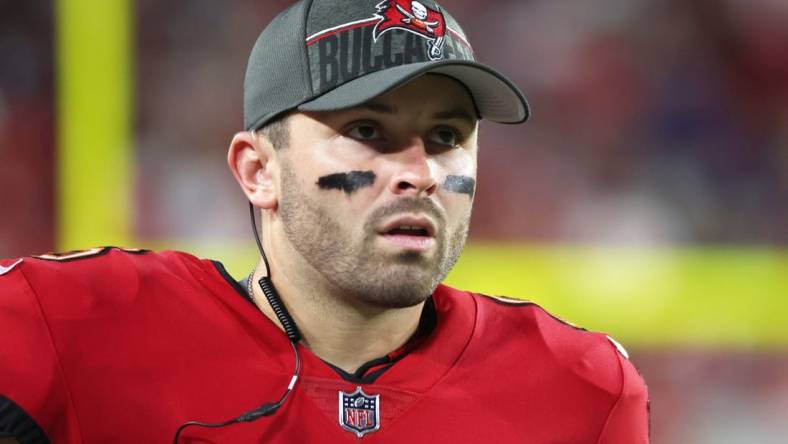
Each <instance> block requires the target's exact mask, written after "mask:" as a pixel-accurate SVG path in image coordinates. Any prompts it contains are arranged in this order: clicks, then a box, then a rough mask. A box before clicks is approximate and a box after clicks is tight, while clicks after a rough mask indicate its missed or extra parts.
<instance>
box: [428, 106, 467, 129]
mask: <svg viewBox="0 0 788 444" xmlns="http://www.w3.org/2000/svg"><path fill="white" fill-rule="evenodd" d="M432 117H433V118H435V119H441V120H449V119H459V120H464V121H466V122H467V123H468V125H470V126H476V122H477V119H476V117H473V115H471V113H469V112H468V111H466V110H465V108H452V109H450V110H447V111H439V112H437V113H435V114H433V115H432Z"/></svg>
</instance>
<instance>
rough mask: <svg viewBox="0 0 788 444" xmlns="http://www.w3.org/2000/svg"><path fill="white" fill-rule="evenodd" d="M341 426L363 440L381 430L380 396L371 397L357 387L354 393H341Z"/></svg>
mask: <svg viewBox="0 0 788 444" xmlns="http://www.w3.org/2000/svg"><path fill="white" fill-rule="evenodd" d="M339 425H341V426H342V428H343V429H345V430H347V431H350V432H353V433H355V434H356V436H358V437H359V438H361V437H362V436H364V434H365V433H369V432H374V431H375V430H377V429H379V428H380V395H374V396H370V395H367V394H366V393H364V390H361V387H356V391H355V392H353V393H345V392H342V391H340V392H339Z"/></svg>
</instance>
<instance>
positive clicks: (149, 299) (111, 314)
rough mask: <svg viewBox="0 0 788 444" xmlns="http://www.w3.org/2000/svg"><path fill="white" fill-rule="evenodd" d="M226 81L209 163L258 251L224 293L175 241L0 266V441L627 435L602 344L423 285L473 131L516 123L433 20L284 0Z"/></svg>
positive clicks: (618, 439)
mask: <svg viewBox="0 0 788 444" xmlns="http://www.w3.org/2000/svg"><path fill="white" fill-rule="evenodd" d="M244 88H245V97H244V101H245V103H244V105H245V107H244V118H245V127H246V131H242V132H240V133H238V134H236V135H235V137H234V138H233V140H232V142H231V144H230V149H229V153H228V163H229V166H230V169H231V171H232V173H233V175H234V177H235V178H236V180H237V181H238V183H239V184H240V186H241V189H242V190H243V192H244V193H245V194H246V196H247V198H248V199H249V201H250V203H251V204H252V205H253V206H254V208H256V209H259V213H260V214H261V218H262V223H261V230H260V231H261V233H262V242H261V243H259V245H260V249H261V253H262V254H263V260H262V261H261V262H260V264H259V265H258V266H257V267H256V268H255V269H254V270H253V271H252V273H251V274H250V275H249V276H248V277H247V278H246V279H244V280H243V281H241V282H240V283H239V282H236V281H235V280H233V279H232V278H230V277H229V276H228V275H227V273H226V272H224V269H223V267H222V266H221V265H220V264H218V263H216V262H211V261H202V260H198V259H196V258H194V257H192V256H189V255H186V254H184V253H178V252H164V253H159V254H157V253H152V252H147V251H140V250H124V249H112V248H97V249H93V250H88V251H84V252H74V253H67V254H61V255H44V256H38V257H31V258H24V259H20V260H8V261H3V262H0V265H2V268H0V295H1V296H0V326H1V327H0V328H2V337H3V338H4V340H3V341H2V343H0V437H2V436H5V437H7V438H6V442H14V441H12V440H10V439H11V438H13V440H15V441H17V442H19V443H22V444H27V443H45V442H53V443H108V442H112V443H125V442H128V443H139V442H151V443H152V442H157V443H158V442H173V441H175V442H183V443H186V442H192V443H197V442H199V443H251V442H261V443H262V442H265V443H285V442H330V443H334V442H336V443H342V442H357V441H358V440H359V439H362V440H364V441H367V442H370V443H378V442H392V443H399V442H410V443H434V442H470V443H481V442H490V441H492V440H495V441H497V442H501V443H514V442H518V443H519V442H528V443H589V444H591V443H596V444H599V443H606V444H609V443H645V442H648V425H647V422H648V420H647V417H648V413H647V395H646V390H645V386H644V384H643V381H642V380H641V378H640V377H639V375H638V374H637V372H636V371H635V369H634V367H633V366H632V365H631V364H630V363H629V361H628V360H627V358H626V356H625V352H623V349H621V348H620V347H619V346H617V345H616V344H615V343H614V342H613V341H612V340H611V339H610V338H608V337H606V336H605V335H601V334H596V333H590V332H587V331H584V330H582V329H579V328H576V327H573V326H571V325H569V324H566V323H564V322H561V321H559V320H557V319H556V318H554V317H552V316H550V315H549V314H547V313H546V312H545V311H543V310H542V309H541V308H539V307H538V306H536V305H534V304H532V303H526V302H522V301H516V300H510V299H506V298H491V297H486V296H481V295H477V294H473V293H468V292H463V291H459V290H455V289H452V288H449V287H446V286H443V285H439V283H440V282H441V280H443V278H444V277H445V276H446V274H447V273H448V272H449V270H450V269H451V268H452V266H453V265H454V263H455V262H456V260H457V258H458V257H459V255H460V252H461V250H462V247H463V245H464V243H465V239H466V235H467V232H468V222H469V219H470V213H471V206H472V201H473V197H474V189H475V177H476V158H477V152H478V144H477V123H478V119H479V118H487V119H490V120H494V121H499V122H506V123H518V122H522V121H524V120H525V119H526V118H527V117H528V107H527V104H526V102H525V99H524V98H523V97H522V94H521V93H520V92H519V90H518V89H517V88H516V87H515V86H514V85H513V84H512V83H511V82H509V81H508V80H507V79H506V78H504V77H503V76H502V75H501V74H499V73H497V72H496V71H494V70H493V69H492V68H489V67H486V66H483V65H481V64H478V63H476V62H475V61H474V60H473V51H472V50H471V48H470V45H469V44H468V42H467V39H466V38H465V36H464V34H463V32H462V30H461V28H460V27H459V25H458V24H457V23H456V22H455V21H454V20H453V19H452V17H451V16H449V14H448V13H447V12H446V11H445V10H443V9H442V8H440V7H439V6H438V5H437V4H435V3H433V2H431V1H424V2H415V1H414V2H410V1H402V0H388V1H380V0H313V1H300V2H298V3H296V4H295V5H294V6H292V7H291V8H290V9H288V10H287V11H285V12H283V13H282V14H280V15H279V16H278V17H277V18H276V19H274V21H273V22H272V23H271V24H270V25H269V26H268V27H267V28H266V29H265V30H264V31H263V33H262V34H261V36H260V38H259V39H258V41H257V43H256V45H255V47H254V49H253V50H252V54H251V56H250V59H249V65H248V68H247V75H246V80H245V87H244ZM255 211H257V210H255ZM253 214H254V212H253ZM255 235H257V233H256V232H255ZM269 258H270V261H269ZM261 312H262V314H261ZM264 416H265V418H264ZM0 442H3V441H0Z"/></svg>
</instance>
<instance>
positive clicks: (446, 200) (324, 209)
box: [277, 75, 477, 308]
mask: <svg viewBox="0 0 788 444" xmlns="http://www.w3.org/2000/svg"><path fill="white" fill-rule="evenodd" d="M475 116H476V113H475V110H474V105H473V102H472V100H471V98H470V96H469V94H468V93H467V91H466V89H465V88H464V87H463V86H462V85H461V84H460V83H458V82H457V81H455V80H453V79H450V78H448V77H445V76H441V75H426V76H422V77H420V78H418V79H416V80H413V81H411V82H409V83H407V84H406V85H404V86H402V87H400V88H398V89H396V90H394V91H392V92H390V93H388V94H385V95H382V96H380V97H378V98H376V99H374V100H372V101H370V102H368V103H367V104H365V105H363V106H360V107H357V108H353V109H349V110H342V111H334V112H324V113H309V114H304V113H296V114H294V115H292V116H291V117H290V119H289V122H288V123H289V133H290V143H289V145H288V146H287V147H285V148H283V149H281V150H280V151H278V154H277V155H278V156H279V159H280V164H281V178H280V181H281V183H280V188H279V189H280V190H281V191H280V198H279V204H278V213H279V216H280V218H281V222H282V226H283V229H284V232H285V235H286V237H287V241H288V242H289V243H291V244H292V246H293V247H294V248H293V250H294V252H295V253H294V254H298V255H300V256H301V257H302V258H303V261H302V262H303V263H305V264H308V266H309V267H311V268H313V269H314V270H315V271H317V272H318V273H319V274H320V275H322V276H323V277H324V278H325V279H326V280H327V281H328V282H329V283H330V284H331V285H332V286H334V287H335V288H336V289H337V290H339V293H340V294H342V295H343V297H345V298H350V299H349V301H350V302H353V303H363V304H366V305H371V306H376V307H385V308H391V307H407V306H412V305H415V304H417V303H420V302H422V301H423V300H424V299H425V298H426V297H428V296H429V295H430V294H431V293H432V291H433V290H434V288H435V286H437V284H438V283H439V282H440V281H442V280H443V279H444V278H445V277H446V275H447V274H448V272H449V270H450V269H451V268H452V267H453V266H454V264H455V262H456V261H457V259H458V257H459V255H460V252H461V251H462V248H463V246H464V244H465V239H466V237H467V233H468V223H469V220H470V215H471V206H472V203H473V193H474V189H475V179H476V156H477V140H476V139H477V121H476V117H475Z"/></svg>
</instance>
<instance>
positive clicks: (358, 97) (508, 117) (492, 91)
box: [298, 60, 530, 123]
mask: <svg viewBox="0 0 788 444" xmlns="http://www.w3.org/2000/svg"><path fill="white" fill-rule="evenodd" d="M426 73H438V74H444V75H447V76H450V77H453V78H455V79H457V80H458V81H460V82H462V83H463V84H464V85H465V86H466V87H467V88H468V90H469V91H470V92H471V95H472V96H473V100H474V103H475V104H476V108H477V109H478V110H479V114H480V115H481V117H482V118H484V119H488V120H492V121H493V122H499V123H520V122H524V121H525V120H526V119H528V116H529V115H530V110H529V108H528V102H527V101H526V100H525V97H524V96H523V93H522V92H520V90H519V89H518V88H517V86H515V85H514V83H512V82H511V81H510V80H509V79H507V78H506V77H504V76H503V75H502V74H500V73H499V72H497V71H495V70H494V69H492V68H490V67H488V66H486V65H483V64H481V63H477V62H471V61H466V60H443V61H437V62H421V63H410V64H406V65H400V66H396V67H392V68H388V69H383V70H380V71H376V72H373V73H370V74H367V75H364V76H361V77H359V78H357V79H354V80H351V81H349V82H347V83H345V84H343V85H341V86H339V87H337V88H335V89H332V90H331V91H328V92H327V93H325V94H323V95H321V96H319V97H317V98H315V99H313V100H310V101H308V102H305V103H302V104H301V105H299V106H298V110H299V111H335V110H340V109H346V108H352V107H354V106H359V105H361V104H363V103H365V102H368V101H369V100H372V99H374V98H375V97H377V96H379V95H381V94H385V93H386V92H388V91H391V90H393V89H395V88H397V87H399V86H401V85H403V84H405V83H407V82H409V81H411V80H413V79H415V78H416V77H418V76H420V75H422V74H426Z"/></svg>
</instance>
